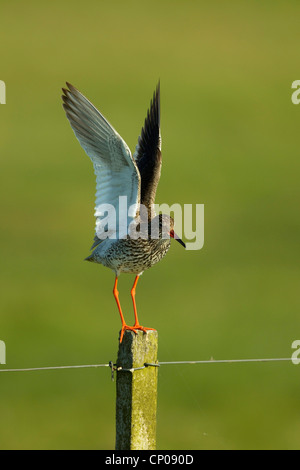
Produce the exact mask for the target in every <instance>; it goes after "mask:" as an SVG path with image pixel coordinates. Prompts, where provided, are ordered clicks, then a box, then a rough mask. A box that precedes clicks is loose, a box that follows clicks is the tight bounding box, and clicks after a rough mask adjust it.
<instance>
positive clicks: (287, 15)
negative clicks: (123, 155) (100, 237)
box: [0, 0, 300, 449]
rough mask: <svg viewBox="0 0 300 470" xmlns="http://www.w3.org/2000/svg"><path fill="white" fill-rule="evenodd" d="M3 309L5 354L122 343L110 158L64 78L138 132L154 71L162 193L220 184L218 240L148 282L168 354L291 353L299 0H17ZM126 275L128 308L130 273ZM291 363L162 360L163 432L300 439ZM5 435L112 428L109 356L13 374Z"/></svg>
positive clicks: (194, 442)
mask: <svg viewBox="0 0 300 470" xmlns="http://www.w3.org/2000/svg"><path fill="white" fill-rule="evenodd" d="M0 9H1V19H0V41H1V46H2V47H1V72H0V73H1V76H0V79H1V80H4V81H5V83H6V87H7V104H6V105H5V106H1V107H0V129H1V131H0V132H1V134H0V135H1V138H0V158H1V174H0V188H1V198H0V210H1V235H0V236H1V266H2V269H1V273H0V276H1V318H0V339H2V340H4V341H5V342H6V346H7V366H9V367H10V368H14V367H39V366H48V365H72V364H88V363H97V362H99V363H102V362H108V361H109V360H115V358H116V352H117V336H118V330H119V326H120V325H119V318H118V314H117V310H116V307H115V304H114V300H113V297H112V295H111V290H112V285H113V274H112V273H111V272H110V271H109V270H106V269H105V268H102V267H98V266H96V265H95V266H94V265H90V264H89V263H83V261H82V260H83V259H84V258H85V256H87V254H88V250H89V247H90V244H91V241H92V237H93V230H94V218H93V204H94V193H95V185H94V175H93V172H92V167H91V164H90V161H89V159H88V158H87V157H86V156H85V155H84V152H83V151H82V149H81V148H80V146H79V144H78V142H77V141H76V139H75V137H74V135H73V133H72V131H71V130H70V127H69V124H68V122H67V120H66V118H65V116H64V113H63V111H62V107H61V100H60V89H61V87H62V86H64V83H65V81H66V80H68V81H70V82H71V83H73V84H74V85H75V86H77V87H78V88H79V89H80V90H81V91H82V92H83V93H84V94H86V95H87V96H88V97H89V99H90V100H91V101H93V103H94V104H95V105H96V106H97V107H98V108H99V109H100V110H101V111H102V112H103V113H104V115H105V116H106V117H107V118H108V119H109V120H110V121H111V122H112V124H113V125H114V126H115V127H116V129H117V130H118V132H120V134H121V135H122V136H123V138H124V139H125V140H126V142H127V144H128V145H129V146H130V148H131V149H132V150H134V148H135V145H136V141H137V137H138V135H139V132H140V129H141V126H142V124H143V121H144V118H145V114H146V110H147V107H148V105H149V101H150V98H151V96H152V92H153V90H154V88H155V85H156V83H157V80H158V78H160V79H161V93H162V137H163V159H164V164H163V171H162V178H161V182H160V185H159V189H158V194H157V201H158V202H166V203H170V204H172V203H174V202H179V203H181V204H184V203H204V204H205V246H204V248H203V249H202V250H201V251H199V252H197V251H196V252H194V251H188V252H184V250H182V248H181V247H180V246H179V245H177V244H176V245H175V244H174V245H173V246H172V250H171V251H170V253H169V254H168V256H167V258H166V259H165V260H164V261H163V262H162V263H160V264H159V265H157V266H156V267H155V268H154V269H152V270H150V271H148V272H146V273H145V274H144V275H143V277H142V279H141V281H140V284H139V289H138V291H137V302H138V308H139V312H140V317H141V319H142V322H143V323H144V324H145V325H146V326H154V327H156V328H157V329H158V331H159V336H160V346H159V349H160V351H159V358H160V360H162V361H172V360H193V359H194V360H196V359H209V358H210V357H211V356H214V358H216V359H217V358H219V359H221V358H222V359H223V358H248V357H251V358H252V357H289V356H290V355H291V343H292V341H293V340H295V339H299V327H300V320H299V294H298V292H299V232H300V230H299V229H300V227H299V199H300V188H299V170H300V164H299V137H298V136H299V119H300V117H299V113H300V107H297V106H294V105H292V103H291V98H290V97H291V83H292V81H293V80H295V79H298V78H299V76H298V75H297V74H298V73H299V70H298V61H297V57H298V43H299V25H298V17H299V13H300V6H299V4H298V3H297V2H294V1H291V2H284V1H283V0H282V1H276V2H271V1H266V0H264V1H263V2H251V3H249V2H246V1H230V2H226V3H225V2H221V1H212V2H204V1H199V2H193V1H191V0H188V1H186V2H179V1H172V2H170V1H164V2H158V1H154V2H151V4H150V3H149V4H141V3H140V2H136V1H128V2H126V3H125V2H120V1H115V2H113V3H107V2H106V3H104V2H99V1H90V0H89V1H87V2H84V3H83V2H78V1H77V2H72V3H70V2H67V1H65V0H63V1H59V2H58V1H53V2H51V3H48V4H45V3H41V2H37V1H33V0H29V1H27V2H26V3H23V2H21V1H16V2H1V7H0ZM132 282H133V279H132V278H131V276H122V278H121V281H120V293H121V302H122V305H123V309H124V311H125V313H126V318H127V319H128V320H129V321H130V318H132V316H133V314H132V307H131V302H130V295H129V288H130V286H131V283H132ZM298 374H299V371H298V369H297V368H296V367H295V366H293V365H291V364H288V363H284V364H251V365H220V366H218V365H209V366H185V367H180V368H179V367H176V366H172V367H171V366H169V367H167V366H165V367H161V369H160V371H159V408H158V447H159V448H160V449H215V448H221V449H243V448H247V449H248V448H249V449H251V448H258V449H263V448H266V449H279V448H282V449H296V448H297V449H298V448H299V431H300V418H299V416H300V402H299V375H298ZM0 382H1V387H0V415H1V426H0V443H1V444H0V446H1V448H2V449H29V448H34V449H41V448H44V449H63V448H70V449H76V448H77V449H78V448H82V449H86V448H102V449H111V448H113V447H114V406H115V390H114V384H113V383H111V382H110V376H109V372H108V371H107V370H105V369H100V370H83V371H82V370H76V371H53V372H46V373H45V372H37V373H32V374H29V373H27V374H19V375H10V374H2V375H1V377H0Z"/></svg>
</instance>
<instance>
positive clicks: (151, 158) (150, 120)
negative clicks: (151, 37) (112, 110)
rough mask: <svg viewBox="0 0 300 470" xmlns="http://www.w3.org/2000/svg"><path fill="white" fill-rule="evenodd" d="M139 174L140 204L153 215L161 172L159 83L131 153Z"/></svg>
mask: <svg viewBox="0 0 300 470" xmlns="http://www.w3.org/2000/svg"><path fill="white" fill-rule="evenodd" d="M133 158H134V160H135V161H136V164H137V166H138V169H139V172H140V175H141V204H143V205H144V206H146V207H147V209H148V214H149V216H150V215H151V212H152V216H153V215H154V208H153V204H154V201H155V194H156V189H157V185H158V182H159V178H160V173H161V164H162V157H161V135H160V83H158V85H157V87H156V90H155V92H154V94H153V99H152V101H151V103H150V108H149V110H148V113H147V117H146V119H145V124H144V127H143V128H142V131H141V135H140V137H139V139H138V144H137V146H136V149H135V153H134V155H133Z"/></svg>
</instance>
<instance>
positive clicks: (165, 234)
mask: <svg viewBox="0 0 300 470" xmlns="http://www.w3.org/2000/svg"><path fill="white" fill-rule="evenodd" d="M157 222H158V224H157ZM157 225H158V233H159V238H162V239H168V238H169V237H171V238H174V240H176V241H178V243H180V245H182V246H183V247H184V248H185V243H184V242H183V241H182V240H181V238H179V236H178V235H177V234H176V232H175V230H174V226H175V221H174V219H173V217H171V216H169V215H167V214H159V215H157V216H156V217H154V219H152V221H151V234H152V235H153V233H154V234H155V233H157Z"/></svg>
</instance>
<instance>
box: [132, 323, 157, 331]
mask: <svg viewBox="0 0 300 470" xmlns="http://www.w3.org/2000/svg"><path fill="white" fill-rule="evenodd" d="M133 328H134V329H135V330H142V331H143V332H144V333H147V331H148V330H152V331H155V328H146V327H145V326H141V325H139V324H137V325H133Z"/></svg>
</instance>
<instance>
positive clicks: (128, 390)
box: [116, 330, 158, 450]
mask: <svg viewBox="0 0 300 470" xmlns="http://www.w3.org/2000/svg"><path fill="white" fill-rule="evenodd" d="M157 346H158V335H157V331H152V330H149V331H148V332H147V333H146V334H145V333H143V332H142V331H138V332H137V334H135V333H134V332H132V331H129V330H127V331H125V334H124V337H123V341H122V343H121V344H120V345H119V351H118V359H117V369H118V367H122V368H123V369H132V368H136V367H142V366H143V365H144V364H145V363H152V364H153V363H157ZM157 372H158V367H151V366H149V367H145V368H143V369H140V370H136V371H133V372H126V371H121V370H120V371H119V372H117V400H116V450H155V448H156V408H157Z"/></svg>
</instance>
